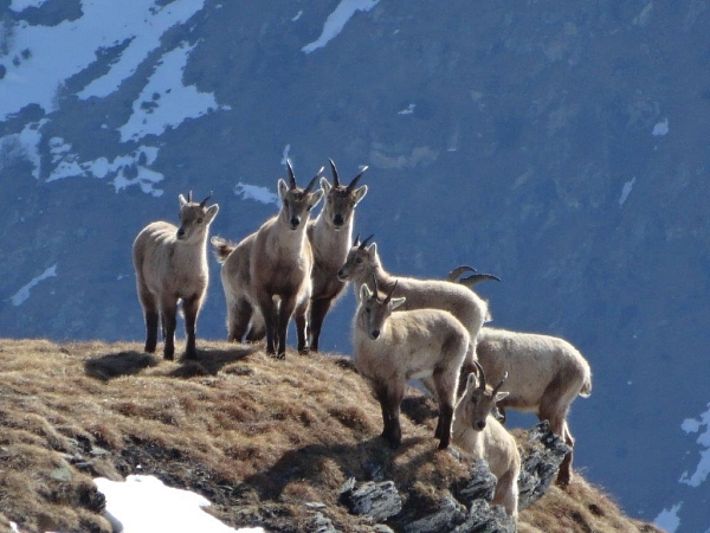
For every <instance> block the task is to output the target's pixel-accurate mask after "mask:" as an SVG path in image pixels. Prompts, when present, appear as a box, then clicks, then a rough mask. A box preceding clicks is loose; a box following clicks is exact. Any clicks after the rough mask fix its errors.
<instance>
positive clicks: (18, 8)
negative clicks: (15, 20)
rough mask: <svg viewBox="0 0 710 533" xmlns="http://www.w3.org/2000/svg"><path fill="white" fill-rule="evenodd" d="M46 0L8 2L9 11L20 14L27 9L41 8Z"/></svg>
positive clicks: (13, 0) (14, 0) (15, 0)
mask: <svg viewBox="0 0 710 533" xmlns="http://www.w3.org/2000/svg"><path fill="white" fill-rule="evenodd" d="M46 2H47V0H12V1H11V2H10V11H14V12H15V13H20V12H22V11H24V10H25V9H27V8H28V7H42V4H45V3H46Z"/></svg>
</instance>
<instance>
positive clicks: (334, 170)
mask: <svg viewBox="0 0 710 533" xmlns="http://www.w3.org/2000/svg"><path fill="white" fill-rule="evenodd" d="M328 161H330V171H331V172H332V174H333V187H339V186H340V176H338V169H337V168H335V162H334V161H333V160H332V159H328Z"/></svg>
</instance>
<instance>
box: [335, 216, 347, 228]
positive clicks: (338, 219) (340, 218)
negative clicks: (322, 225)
mask: <svg viewBox="0 0 710 533" xmlns="http://www.w3.org/2000/svg"><path fill="white" fill-rule="evenodd" d="M344 223H345V219H343V215H341V214H340V213H337V214H336V215H335V216H334V217H333V224H334V225H335V226H342V225H343V224H344Z"/></svg>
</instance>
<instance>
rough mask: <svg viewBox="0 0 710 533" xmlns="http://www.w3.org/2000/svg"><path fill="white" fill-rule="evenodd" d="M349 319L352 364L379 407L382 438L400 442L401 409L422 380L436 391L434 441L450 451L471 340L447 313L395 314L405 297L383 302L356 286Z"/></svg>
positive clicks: (392, 443)
mask: <svg viewBox="0 0 710 533" xmlns="http://www.w3.org/2000/svg"><path fill="white" fill-rule="evenodd" d="M359 299H360V302H359V305H358V308H357V310H356V312H355V317H354V321H353V345H354V346H353V347H354V354H355V366H356V367H357V369H358V371H359V372H360V374H361V375H362V376H363V377H364V378H365V379H366V380H367V381H368V382H369V384H370V386H371V387H372V390H373V392H374V393H375V396H376V397H377V399H378V401H379V402H380V406H381V407H382V418H383V422H384V430H383V432H382V436H383V437H384V438H385V439H386V440H387V442H388V443H389V444H390V446H392V447H393V448H396V447H397V446H399V444H400V443H401V440H402V430H401V427H400V424H399V411H400V404H401V402H402V398H403V397H404V389H405V386H406V383H407V380H409V379H422V380H425V381H427V382H428V386H430V387H432V388H433V389H434V391H435V394H436V397H437V399H438V402H439V421H438V424H437V428H436V432H435V437H436V438H438V439H439V448H440V449H444V448H446V447H448V445H449V441H450V438H451V420H452V416H453V406H454V400H455V391H456V389H457V386H458V380H459V373H460V369H461V364H462V362H463V360H464V356H465V354H466V349H467V347H468V344H469V341H470V338H469V335H468V332H467V331H466V329H465V328H464V327H463V325H462V324H461V323H460V322H459V321H458V320H457V319H456V318H454V317H453V315H451V314H450V313H448V312H447V311H442V310H440V309H415V310H411V311H394V310H395V309H397V308H398V307H399V308H401V307H402V306H403V305H404V304H405V298H392V293H391V292H390V294H389V296H388V297H387V298H384V300H381V299H380V298H378V296H377V294H374V293H372V292H371V291H370V289H369V288H368V287H367V285H365V284H362V285H361V286H360V293H359Z"/></svg>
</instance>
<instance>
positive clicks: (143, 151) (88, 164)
mask: <svg viewBox="0 0 710 533" xmlns="http://www.w3.org/2000/svg"><path fill="white" fill-rule="evenodd" d="M56 145H57V146H60V145H59V141H56ZM68 146H69V148H70V149H71V145H68ZM64 147H65V145H64V144H62V145H61V149H59V148H58V149H57V151H56V155H57V156H58V157H61V159H59V162H58V164H57V165H56V166H55V168H54V170H52V172H51V173H50V175H49V178H47V182H52V181H57V180H61V179H66V178H97V179H104V178H106V177H108V176H113V180H112V181H111V183H112V184H113V186H114V189H115V191H116V192H120V191H122V190H124V189H126V188H127V187H130V186H132V185H136V186H138V187H140V189H141V190H142V191H143V192H144V193H146V194H150V195H152V196H155V197H158V196H161V195H162V194H163V191H162V190H161V189H157V188H156V187H155V186H156V184H157V183H159V182H161V181H162V180H163V179H164V176H163V174H161V173H160V172H157V171H155V170H152V169H150V168H149V167H150V165H152V164H153V163H154V162H155V160H156V159H157V158H158V148H157V147H155V146H140V147H138V148H137V149H136V150H134V151H132V152H130V153H128V154H125V155H119V156H116V157H115V158H114V159H113V160H112V161H109V160H108V159H107V158H106V157H99V158H97V159H94V160H93V161H79V157H78V155H77V154H74V153H72V152H71V151H68V152H67V151H64ZM54 154H55V152H53V155H54Z"/></svg>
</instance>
